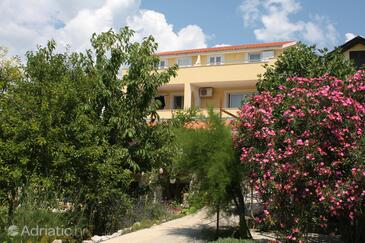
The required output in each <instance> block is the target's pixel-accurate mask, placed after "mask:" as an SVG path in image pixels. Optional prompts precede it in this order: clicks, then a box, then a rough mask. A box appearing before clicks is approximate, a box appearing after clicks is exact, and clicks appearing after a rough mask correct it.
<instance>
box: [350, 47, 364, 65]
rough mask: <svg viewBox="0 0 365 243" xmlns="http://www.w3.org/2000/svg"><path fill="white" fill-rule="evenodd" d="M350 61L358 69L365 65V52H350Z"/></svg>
mask: <svg viewBox="0 0 365 243" xmlns="http://www.w3.org/2000/svg"><path fill="white" fill-rule="evenodd" d="M350 60H352V61H353V62H354V64H355V67H356V69H360V68H361V67H362V66H363V65H365V51H350Z"/></svg>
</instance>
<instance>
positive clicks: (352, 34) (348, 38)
mask: <svg viewBox="0 0 365 243" xmlns="http://www.w3.org/2000/svg"><path fill="white" fill-rule="evenodd" d="M355 37H356V35H355V34H354V33H346V34H345V38H346V42H347V41H349V40H352V39H353V38H355Z"/></svg>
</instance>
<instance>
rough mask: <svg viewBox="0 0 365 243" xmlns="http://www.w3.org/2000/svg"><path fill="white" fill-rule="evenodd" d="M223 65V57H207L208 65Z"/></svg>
mask: <svg viewBox="0 0 365 243" xmlns="http://www.w3.org/2000/svg"><path fill="white" fill-rule="evenodd" d="M222 63H223V56H211V57H209V65H219V64H222Z"/></svg>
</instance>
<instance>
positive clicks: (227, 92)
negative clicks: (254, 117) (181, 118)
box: [157, 41, 295, 119]
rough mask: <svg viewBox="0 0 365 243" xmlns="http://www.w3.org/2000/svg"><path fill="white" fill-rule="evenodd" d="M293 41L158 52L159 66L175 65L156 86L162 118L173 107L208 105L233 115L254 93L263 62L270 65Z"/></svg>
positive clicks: (203, 110) (167, 116)
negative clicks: (167, 77)
mask: <svg viewBox="0 0 365 243" xmlns="http://www.w3.org/2000/svg"><path fill="white" fill-rule="evenodd" d="M294 44H295V42H293V41H287V42H272V43H260V44H245V45H236V46H223V47H212V48H204V49H192V50H181V51H169V52H161V53H158V55H159V57H160V59H161V61H160V68H161V69H163V68H166V67H168V66H171V65H174V64H178V66H179V70H178V72H177V76H176V78H172V79H171V80H170V82H169V83H168V84H166V85H164V86H162V87H160V89H159V97H157V98H158V99H159V100H160V101H161V102H162V104H163V105H162V107H161V108H162V109H160V110H159V111H158V113H159V115H160V118H161V119H169V118H171V117H172V113H173V112H174V110H178V109H188V108H191V107H195V108H199V109H200V110H201V111H202V112H203V113H204V112H206V110H207V108H210V107H213V108H214V109H216V110H222V109H223V110H224V111H226V112H225V113H222V117H229V116H230V115H229V113H231V114H236V112H237V110H238V107H239V106H240V104H241V101H242V99H244V97H245V96H249V95H252V94H253V93H255V92H256V82H257V76H258V74H262V73H263V72H264V68H263V65H264V64H266V63H267V64H272V63H274V62H275V59H276V58H277V56H278V55H280V54H281V53H282V52H283V50H284V49H285V48H287V47H289V46H292V45H294Z"/></svg>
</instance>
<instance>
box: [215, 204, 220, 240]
mask: <svg viewBox="0 0 365 243" xmlns="http://www.w3.org/2000/svg"><path fill="white" fill-rule="evenodd" d="M219 211H220V210H219V205H218V206H217V228H216V231H215V235H216V237H217V238H218V237H219Z"/></svg>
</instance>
